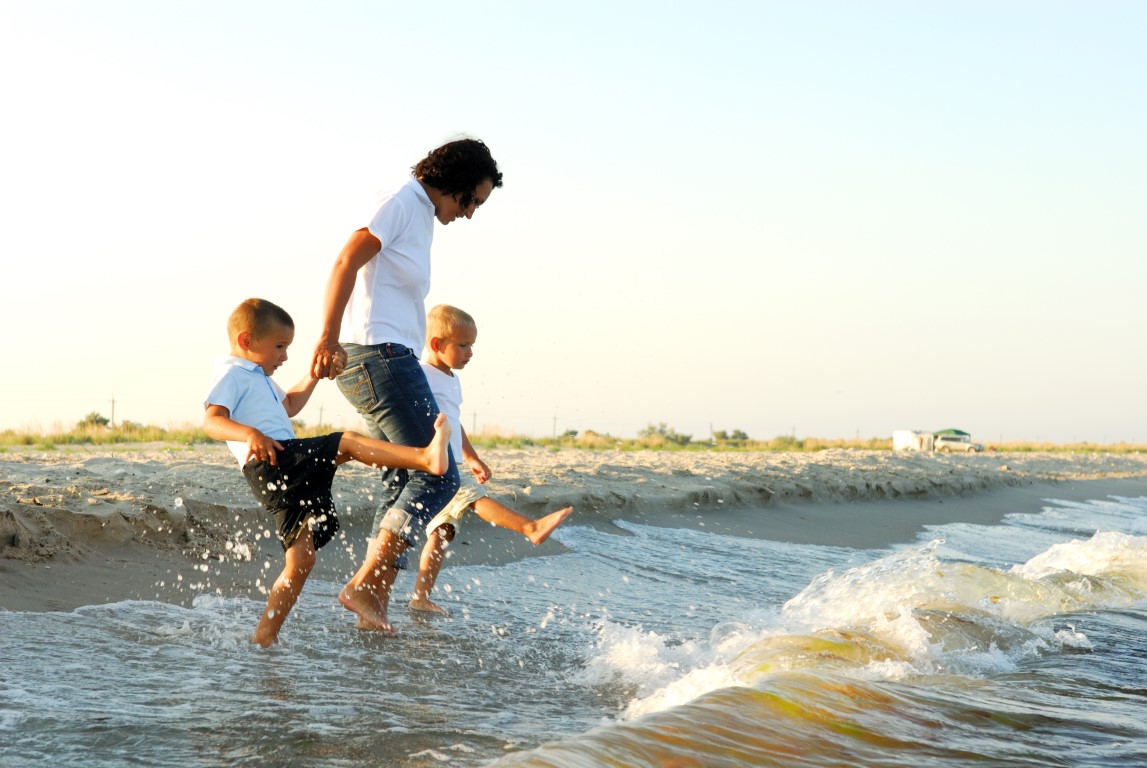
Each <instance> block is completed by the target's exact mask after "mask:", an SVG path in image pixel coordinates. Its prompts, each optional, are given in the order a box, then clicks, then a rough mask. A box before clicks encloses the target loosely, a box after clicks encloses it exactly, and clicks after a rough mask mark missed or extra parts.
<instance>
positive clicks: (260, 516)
mask: <svg viewBox="0 0 1147 768" xmlns="http://www.w3.org/2000/svg"><path fill="white" fill-rule="evenodd" d="M484 455H485V458H486V460H487V462H488V463H489V464H490V465H491V467H493V469H494V473H495V475H494V479H493V480H491V482H490V490H491V492H492V493H493V494H494V495H495V496H497V497H498V498H500V499H501V500H503V501H504V502H506V503H508V504H509V505H510V506H512V507H514V508H516V509H518V510H519V511H521V512H522V513H524V514H527V515H530V516H538V515H540V514H542V513H543V512H545V511H550V510H553V509H556V508H558V507H563V506H566V505H573V506H574V507H575V515H574V517H572V518H571V519H570V521H569V523H568V524H569V525H599V526H611V527H612V525H613V521H614V520H616V519H631V520H636V521H641V522H648V523H651V524H672V525H703V526H707V527H708V529H709V530H722V531H727V532H729V533H730V534H733V535H752V536H761V537H766V538H776V539H779V540H791V541H802V540H803V541H808V542H811V543H833V544H838V545H840V546H856V547H874V546H884V545H888V544H892V543H896V542H899V541H907V540H910V539H911V538H912V536H913V535H915V533H916V532H917V531H919V530H920V529H921V527H922V526H924V525H927V524H930V523H936V522H951V521H956V520H962V519H966V520H968V521H976V522H985V523H990V522H992V521H994V520H998V519H999V517H1000V516H1001V515H1002V514H1005V513H1006V512H1007V511H1009V508H1010V507H1009V505H1011V504H1013V503H1015V502H1014V500H1015V498H1016V496H1015V494H1014V492H1017V491H1024V492H1025V493H1026V494H1027V497H1029V498H1030V497H1032V496H1033V495H1034V496H1037V497H1055V498H1065V497H1091V498H1095V497H1102V496H1104V495H1106V494H1111V493H1114V494H1121V495H1135V496H1138V495H1144V494H1147V455H1143V454H1104V453H1092V454H1058V453H1032V454H1027V453H1023V454H1019V453H1016V454H979V455H972V456H941V455H935V454H919V453H889V452H882V451H851V450H833V451H824V452H819V453H693V452H688V453H686V452H654V451H644V452H589V451H580V450H562V451H556V452H555V451H548V450H542V449H528V450H490V451H486V452H485V454H484ZM375 477H376V476H375V473H374V472H373V471H372V470H369V469H367V468H365V467H357V466H351V465H344V467H342V468H340V470H339V474H338V477H337V480H336V485H335V490H336V493H337V501H338V505H339V514H340V518H341V520H342V522H343V533H344V536H343V538H342V539H341V540H339V541H338V542H337V543H332V545H329V546H328V547H327V548H325V549H324V550H322V551H321V552H320V555H319V568H318V570H317V571H316V574H317V575H320V576H325V577H327V578H331V579H335V580H338V579H341V578H344V577H345V575H346V574H349V573H350V572H351V570H352V569H353V567H354V565H355V563H356V562H357V560H358V558H360V557H361V555H362V552H363V549H364V547H365V542H366V530H367V528H369V523H370V521H371V519H372V517H373V510H374V506H375V503H374V500H373V491H374V489H375V487H376V485H377V483H376V479H375ZM1009 489H1010V491H1011V493H1010V495H1009ZM267 527H268V526H267V517H266V515H265V514H264V513H263V511H262V510H261V509H260V508H259V507H258V506H257V505H256V504H255V503H254V500H253V498H252V497H251V495H250V492H249V490H248V489H247V486H246V484H245V482H244V481H243V478H242V476H241V475H240V473H239V471H238V468H237V466H236V465H235V463H234V461H233V459H232V458H231V455H230V454H229V453H227V452H226V450H225V449H224V448H223V447H221V446H218V445H210V446H196V447H192V448H186V447H171V446H141V447H133V448H130V449H122V448H121V449H110V448H109V449H104V448H98V449H97V448H75V449H67V450H54V451H35V450H20V451H9V452H7V453H3V454H0V608H3V609H8V610H70V609H72V608H75V607H77V606H80V605H85V604H91V603H99V602H107V601H114V600H123V599H161V600H175V601H188V600H190V599H192V598H193V597H194V596H195V595H196V594H199V593H201V592H204V591H214V592H220V593H224V594H250V595H252V596H256V595H257V593H258V586H257V585H256V583H255V582H256V579H259V578H262V577H263V573H264V572H267V571H268V569H270V572H271V573H272V574H273V573H277V571H278V568H279V567H280V565H281V562H282V561H281V554H280V552H281V550H280V549H279V548H278V544H277V542H276V541H274V539H271V538H269V533H268V532H267V531H266V528H267ZM615 530H616V529H615ZM558 538H560V537H558ZM562 549H563V548H562V546H561V544H560V543H559V542H558V541H557V539H553V540H551V541H549V542H547V543H546V544H544V545H543V546H542V547H540V548H537V549H534V548H532V547H531V546H530V545H529V544H528V543H526V542H525V541H524V540H520V539H519V537H517V535H516V534H510V533H507V532H505V531H501V530H500V529H491V528H488V527H486V526H485V525H483V524H481V523H480V522H477V523H472V524H470V525H469V526H467V527H465V528H463V530H462V532H461V534H460V536H459V540H458V541H457V542H456V543H455V546H454V547H453V549H452V552H451V556H452V559H451V561H450V562H451V563H455V564H456V563H465V562H491V561H502V560H505V559H507V558H515V557H522V556H529V555H531V554H547V553H550V554H552V553H554V552H560V551H562Z"/></svg>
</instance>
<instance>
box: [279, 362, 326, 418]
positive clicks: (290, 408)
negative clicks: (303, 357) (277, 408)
mask: <svg viewBox="0 0 1147 768" xmlns="http://www.w3.org/2000/svg"><path fill="white" fill-rule="evenodd" d="M318 383H319V380H318V379H317V378H315V377H314V375H313V374H310V373H308V374H307V375H306V376H304V377H303V378H302V379H300V380H299V383H298V384H296V385H295V386H293V387H291V389H290V391H288V392H287V397H286V398H285V399H284V400H283V407H284V408H286V409H287V415H288V416H290V417H291V418H292V419H293V418H294V417H295V415H296V414H297V413H298V412H299V411H301V410H303V406H304V405H306V404H307V401H308V400H310V399H311V393H312V392H314V391H315V385H316V384H318Z"/></svg>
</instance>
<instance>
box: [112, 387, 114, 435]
mask: <svg viewBox="0 0 1147 768" xmlns="http://www.w3.org/2000/svg"><path fill="white" fill-rule="evenodd" d="M112 428H113V429H114V428H115V395H112Z"/></svg>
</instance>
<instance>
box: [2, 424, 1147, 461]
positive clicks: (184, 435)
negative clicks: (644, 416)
mask: <svg viewBox="0 0 1147 768" xmlns="http://www.w3.org/2000/svg"><path fill="white" fill-rule="evenodd" d="M338 429H341V428H339V427H333V426H331V425H329V424H315V425H313V426H307V425H306V424H304V423H303V422H300V421H296V422H295V432H296V434H298V436H299V437H313V436H315V435H324V434H327V433H330V432H334V431H336V430H338ZM467 434H468V436H469V438H470V441H471V442H472V443H474V445H475V446H477V447H479V448H544V449H547V450H550V451H560V450H562V449H563V448H569V449H581V450H590V451H606V450H610V451H616V450H621V451H703V452H710V451H721V452H748V451H772V452H778V453H779V452H815V451H825V450H829V449H852V450H865V451H891V450H892V438H891V437H888V438H883V437H870V438H863V439H843V438H837V439H825V438H819V437H803V438H798V437H793V436H791V435H781V436H779V437H774V438H772V439H771V440H721V441H717V442H710V441H708V440H696V441H694V440H689V441H688V442H684V443H682V442H680V441H675V440H674V439H672V435H671V436H669V437H666V436H665V435H661V434H654V435H647V436H645V437H640V438H619V437H614V436H613V435H609V434H605V433H603V432H593V431H587V432H584V433H581V434H578V435H568V434H567V435H562V436H560V437H530V436H527V435H517V434H503V433H501V432H479V433H477V434H473V433H467ZM213 442H215V441H213V440H212V439H211V438H209V437H208V436H207V433H205V432H204V431H203V428H202V427H200V426H198V425H192V424H185V425H181V426H177V427H171V428H163V427H156V426H146V425H140V424H130V423H129V424H124V425H120V426H114V427H113V426H94V425H84V426H77V427H76V428H74V429H71V430H57V431H53V432H46V433H39V432H31V431H27V430H13V429H7V430H3V431H0V449H7V448H12V447H15V448H20V447H23V448H29V447H31V448H35V449H37V450H45V451H47V450H55V449H57V448H61V447H68V446H82V445H93V446H95V445H98V446H112V445H116V444H124V445H127V444H139V443H163V444H169V445H183V446H194V445H202V444H208V443H213ZM992 448H994V449H995V450H997V451H1000V452H1019V453H1034V452H1047V453H1097V452H1099V453H1144V452H1147V445H1144V444H1142V443H1112V444H1098V443H1087V442H1082V443H1050V442H1000V443H988V444H985V445H984V449H985V451H987V450H989V449H992Z"/></svg>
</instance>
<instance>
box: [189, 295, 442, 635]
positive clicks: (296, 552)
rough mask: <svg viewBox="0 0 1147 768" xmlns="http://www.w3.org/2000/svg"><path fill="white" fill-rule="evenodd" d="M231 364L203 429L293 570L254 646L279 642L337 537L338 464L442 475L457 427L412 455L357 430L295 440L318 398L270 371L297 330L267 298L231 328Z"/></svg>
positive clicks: (210, 398)
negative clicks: (264, 517)
mask: <svg viewBox="0 0 1147 768" xmlns="http://www.w3.org/2000/svg"><path fill="white" fill-rule="evenodd" d="M227 333H228V336H229V337H230V340H231V357H228V358H225V359H223V360H221V361H220V362H219V365H218V367H217V369H216V371H215V378H214V380H213V381H212V383H211V387H210V389H209V392H208V394H207V398H206V399H205V400H204V403H203V406H204V409H205V411H206V415H205V417H204V421H203V428H204V430H205V431H206V432H207V434H208V436H210V437H212V438H215V439H216V440H224V441H226V442H227V447H228V448H230V449H231V453H232V454H234V456H235V458H236V460H237V461H238V462H239V466H240V468H241V469H242V471H243V476H244V477H246V478H247V483H248V484H249V485H250V486H251V490H252V492H253V493H254V494H255V498H257V499H258V500H259V502H260V503H261V504H262V505H263V506H264V507H266V508H267V511H268V512H270V513H271V514H272V515H273V516H274V518H275V521H276V530H277V534H278V537H279V541H280V542H281V543H282V545H283V550H284V552H285V553H286V563H285V565H284V567H283V571H282V573H281V574H280V575H279V578H278V579H276V580H275V583H274V585H273V586H272V587H271V592H270V594H269V595H268V597H267V607H266V610H265V611H264V612H263V615H262V617H261V618H260V620H259V625H258V626H257V627H256V628H255V634H254V635H253V636H252V637H251V642H253V643H258V644H259V645H262V646H264V647H265V646H268V645H270V644H271V643H274V642H275V641H276V640H277V639H278V636H279V630H280V629H281V628H282V626H283V622H284V621H285V620H286V618H287V613H289V612H290V610H291V608H292V607H293V606H294V604H295V602H296V601H297V600H298V597H299V594H300V593H301V592H302V589H303V584H304V583H305V582H306V580H307V576H309V575H310V572H311V569H312V568H314V565H315V550H317V549H320V548H321V547H322V546H323V545H324V544H326V543H327V542H328V541H330V540H331V538H332V537H333V536H334V534H335V531H337V530H338V527H339V524H338V515H337V514H336V513H335V506H334V500H333V499H332V498H331V484H332V482H333V481H334V476H335V469H336V467H337V466H338V465H339V464H342V463H344V462H346V461H350V460H351V459H354V460H356V461H360V462H362V463H363V464H368V465H370V466H372V467H387V466H390V467H399V468H403V469H416V470H421V471H423V472H428V473H430V474H433V475H441V474H442V473H443V472H445V471H446V470H447V469H448V468H449V466H450V458H449V455H448V448H449V444H450V424H449V422H448V421H447V419H446V417H445V416H440V417H439V418H438V420H437V421H436V422H435V424H434V439H433V440H431V442H430V444H429V445H428V446H426V447H425V448H412V447H408V446H404V445H396V444H394V443H388V442H386V441H385V440H375V439H374V438H370V437H366V436H365V435H360V434H358V433H357V432H335V433H332V434H329V435H322V436H320V437H312V438H304V439H296V437H295V429H294V426H293V425H292V424H291V417H292V416H294V415H296V414H297V413H299V411H301V410H302V409H303V406H305V405H306V404H307V401H308V400H309V399H310V397H311V393H312V392H314V389H315V385H316V384H318V381H319V380H318V379H316V378H315V377H314V376H312V375H310V374H309V373H308V375H307V376H305V377H304V378H303V379H302V380H301V381H300V382H299V383H298V384H296V385H295V386H294V387H292V388H291V389H290V391H285V390H283V388H282V387H280V386H279V385H278V384H277V383H276V382H275V381H274V380H273V379H272V378H271V374H273V373H274V372H275V370H276V369H277V368H278V367H279V366H280V365H282V364H283V363H284V362H286V360H287V347H289V346H290V345H291V342H292V341H294V338H295V323H294V321H293V320H292V319H291V316H290V315H288V314H287V313H286V311H284V310H283V309H282V308H280V307H278V306H276V305H275V304H272V303H271V302H269V301H267V300H265V299H247V300H246V301H244V302H243V303H242V304H240V305H239V306H238V307H236V308H235V311H234V312H232V313H231V317H230V319H229V320H228V323H227Z"/></svg>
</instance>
